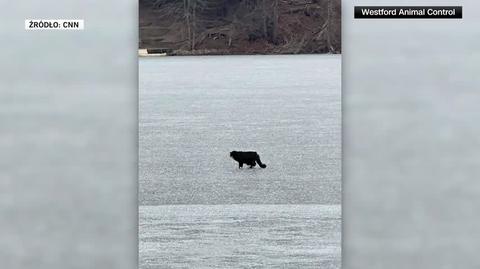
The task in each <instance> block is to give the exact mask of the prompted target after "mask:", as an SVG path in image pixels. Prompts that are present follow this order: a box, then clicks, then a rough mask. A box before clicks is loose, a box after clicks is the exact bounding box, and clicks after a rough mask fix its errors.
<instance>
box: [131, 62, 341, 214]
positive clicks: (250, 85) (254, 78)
mask: <svg viewBox="0 0 480 269" xmlns="http://www.w3.org/2000/svg"><path fill="white" fill-rule="evenodd" d="M340 59H341V58H340V56H325V55H323V56H322V55H302V56H222V57H211V56H210V57H162V58H141V59H140V73H139V74H140V95H139V102H140V103H139V110H140V111H139V117H140V123H139V124H140V125H139V139H140V145H139V162H140V163H139V174H140V193H139V199H140V203H141V204H143V205H158V204H238V203H254V204H256V203H268V204H286V203H292V204H293V203H302V204H311V203H318V204H339V203H340V188H341V180H340V170H341V166H340V162H341V159H340V155H341V85H340V83H341V82H340V81H341V80H340V78H341V62H340ZM232 150H254V151H257V152H258V153H259V154H260V156H261V159H262V161H263V162H264V163H266V164H267V165H268V167H267V168H266V169H260V168H258V166H257V168H255V169H247V168H244V169H238V165H237V164H236V162H234V161H233V160H232V159H231V158H230V157H229V152H230V151H232Z"/></svg>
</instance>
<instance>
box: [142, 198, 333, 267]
mask: <svg viewBox="0 0 480 269" xmlns="http://www.w3.org/2000/svg"><path fill="white" fill-rule="evenodd" d="M139 212H140V226H139V234H140V235H139V240H140V244H139V249H140V268H141V269H153V268H307V269H308V268H322V269H333V268H335V269H337V268H340V263H341V259H340V252H341V249H340V248H341V247H340V241H341V225H340V223H341V219H340V215H341V209H340V205H248V204H246V205H162V206H140V210H139Z"/></svg>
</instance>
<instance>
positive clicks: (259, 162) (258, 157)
mask: <svg viewBox="0 0 480 269" xmlns="http://www.w3.org/2000/svg"><path fill="white" fill-rule="evenodd" d="M255 161H256V162H257V163H258V165H259V166H260V167H261V168H267V165H266V164H264V163H262V161H260V156H259V155H258V154H257V159H256V160H255Z"/></svg>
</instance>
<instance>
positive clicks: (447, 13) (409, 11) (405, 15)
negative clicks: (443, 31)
mask: <svg viewBox="0 0 480 269" xmlns="http://www.w3.org/2000/svg"><path fill="white" fill-rule="evenodd" d="M461 18H462V7H461V6H356V7H355V19H461Z"/></svg>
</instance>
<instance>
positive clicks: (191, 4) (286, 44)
mask: <svg viewBox="0 0 480 269" xmlns="http://www.w3.org/2000/svg"><path fill="white" fill-rule="evenodd" d="M340 3H341V2H340V0H140V44H139V45H140V48H157V49H158V48H159V49H166V50H167V51H171V52H172V54H183V55H185V54H257V53H259V54H275V53H280V54H283V53H340V51H341V19H340V12H341V6H340Z"/></svg>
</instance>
